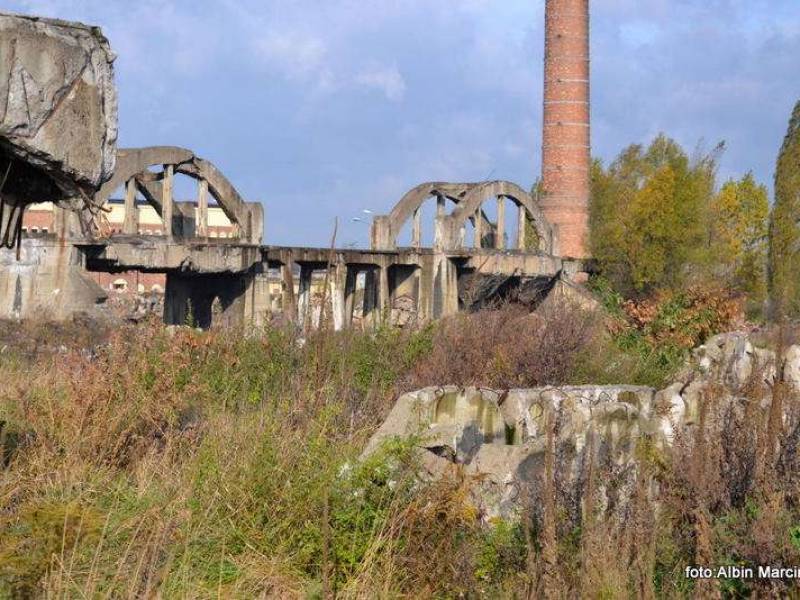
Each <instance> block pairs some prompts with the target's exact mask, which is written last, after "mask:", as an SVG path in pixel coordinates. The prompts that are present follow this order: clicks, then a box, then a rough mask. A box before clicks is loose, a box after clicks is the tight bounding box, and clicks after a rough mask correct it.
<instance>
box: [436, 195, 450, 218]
mask: <svg viewBox="0 0 800 600" xmlns="http://www.w3.org/2000/svg"><path fill="white" fill-rule="evenodd" d="M446 204H447V198H445V197H444V196H442V195H439V196H436V216H437V217H443V216H444V215H445V209H446Z"/></svg>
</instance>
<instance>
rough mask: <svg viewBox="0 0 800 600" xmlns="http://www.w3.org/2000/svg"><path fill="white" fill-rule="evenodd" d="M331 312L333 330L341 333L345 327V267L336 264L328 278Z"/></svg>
mask: <svg viewBox="0 0 800 600" xmlns="http://www.w3.org/2000/svg"><path fill="white" fill-rule="evenodd" d="M329 284H330V295H331V312H332V313H333V314H332V316H333V329H334V331H341V330H342V329H344V328H345V327H346V324H345V322H346V320H347V319H346V316H345V313H346V306H345V305H346V299H347V265H346V264H345V263H343V262H338V263H336V265H335V266H334V269H333V276H332V277H331V278H330V282H329Z"/></svg>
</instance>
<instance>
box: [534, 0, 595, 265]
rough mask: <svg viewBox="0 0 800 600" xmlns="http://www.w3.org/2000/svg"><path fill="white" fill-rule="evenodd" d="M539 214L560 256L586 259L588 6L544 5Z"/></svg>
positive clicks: (572, 0)
mask: <svg viewBox="0 0 800 600" xmlns="http://www.w3.org/2000/svg"><path fill="white" fill-rule="evenodd" d="M545 12H546V14H545V68H544V124H543V136H542V138H543V143H542V188H543V192H544V195H543V198H542V210H543V212H544V215H545V218H547V219H548V220H549V221H550V223H552V224H553V225H555V226H556V227H557V230H558V242H559V251H560V253H561V255H563V256H572V257H585V256H587V253H588V248H587V234H588V204H589V169H590V166H591V131H590V114H589V108H590V106H589V70H590V69H589V0H546V8H545Z"/></svg>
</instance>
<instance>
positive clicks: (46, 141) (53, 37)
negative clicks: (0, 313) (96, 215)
mask: <svg viewBox="0 0 800 600" xmlns="http://www.w3.org/2000/svg"><path fill="white" fill-rule="evenodd" d="M114 58H115V56H114V54H113V53H112V51H111V48H110V46H109V44H108V41H107V40H106V38H105V37H104V36H103V34H102V33H101V32H100V29H99V28H97V27H90V26H87V25H83V24H81V23H71V22H67V21H60V20H56V19H43V18H38V17H27V16H21V15H13V14H7V13H0V117H1V119H0V152H1V153H2V155H3V157H2V158H3V160H0V171H2V172H0V181H2V178H3V176H4V174H5V173H6V170H7V169H9V171H8V173H9V177H8V179H7V180H6V182H5V186H4V187H3V189H2V201H3V202H4V203H5V204H6V205H7V206H8V207H12V209H11V210H6V211H5V213H6V217H5V218H4V219H3V222H1V223H0V241H6V242H7V241H8V239H7V238H8V231H9V229H10V228H14V227H15V226H16V223H17V222H18V219H21V214H22V210H23V209H24V206H26V205H27V204H30V203H32V202H42V201H53V202H57V203H59V204H61V205H62V206H67V205H69V206H71V207H72V208H82V207H84V206H87V205H89V204H91V203H92V198H93V195H94V192H95V191H96V190H97V189H98V188H99V187H100V185H101V184H102V183H103V182H105V181H106V180H107V179H109V178H110V177H111V175H112V173H113V170H114V163H115V159H116V143H117V93H116V88H115V86H114V70H113V61H114ZM9 159H10V167H9ZM12 174H13V176H12Z"/></svg>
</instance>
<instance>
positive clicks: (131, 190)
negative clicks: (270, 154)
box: [122, 177, 139, 235]
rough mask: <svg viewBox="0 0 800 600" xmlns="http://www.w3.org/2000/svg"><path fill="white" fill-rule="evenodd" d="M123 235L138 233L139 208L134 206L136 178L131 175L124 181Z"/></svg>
mask: <svg viewBox="0 0 800 600" xmlns="http://www.w3.org/2000/svg"><path fill="white" fill-rule="evenodd" d="M122 232H123V233H124V234H125V235H138V234H139V210H138V209H137V208H136V180H135V179H134V178H133V177H131V178H130V179H128V181H126V182H125V220H124V221H123V223H122Z"/></svg>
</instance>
